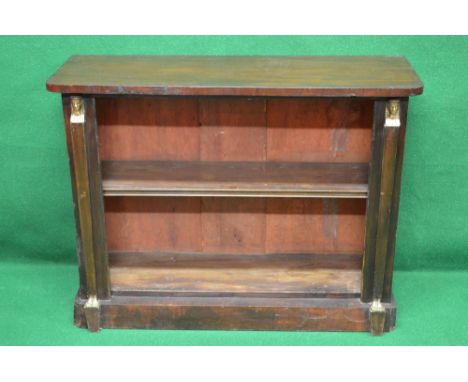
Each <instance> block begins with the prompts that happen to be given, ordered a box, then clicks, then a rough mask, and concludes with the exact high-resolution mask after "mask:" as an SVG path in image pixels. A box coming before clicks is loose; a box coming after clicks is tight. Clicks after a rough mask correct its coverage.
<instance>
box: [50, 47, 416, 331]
mask: <svg viewBox="0 0 468 382" xmlns="http://www.w3.org/2000/svg"><path fill="white" fill-rule="evenodd" d="M47 88H48V90H50V91H53V92H59V93H61V94H62V106H63V112H64V119H65V131H66V138H67V145H68V152H69V157H70V173H71V179H72V190H73V199H74V204H75V217H76V229H77V252H78V262H79V275H80V280H79V281H80V284H79V290H78V293H77V296H76V300H75V324H76V325H78V326H80V327H85V328H88V329H89V330H91V331H97V330H99V329H100V328H155V329H236V330H304V331H306V330H328V331H370V332H371V333H372V334H376V335H380V334H382V333H383V332H384V331H388V330H391V329H392V328H393V327H394V326H395V319H396V306H395V301H394V299H393V297H392V292H391V289H392V273H393V259H394V254H395V237H396V226H397V218H398V203H399V193H400V180H401V170H402V159H403V143H404V136H405V129H406V115H407V108H408V98H409V96H413V95H417V94H420V93H422V89H423V86H422V83H421V81H420V80H419V78H418V76H417V75H416V74H415V72H414V71H413V70H412V68H411V66H410V65H409V63H408V62H407V60H406V59H405V58H403V57H386V56H379V57H375V56H374V57H280V56H270V57H266V56H260V57H258V56H257V57H247V56H241V57H210V56H199V57H197V56H73V57H71V58H70V59H69V60H68V61H67V62H66V63H65V64H64V65H63V66H62V67H61V68H60V69H59V70H58V71H57V72H56V73H55V74H54V75H53V76H52V77H50V78H49V80H48V81H47Z"/></svg>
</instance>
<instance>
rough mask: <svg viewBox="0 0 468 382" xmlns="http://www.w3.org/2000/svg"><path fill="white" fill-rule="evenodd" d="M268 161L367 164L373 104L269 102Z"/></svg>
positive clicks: (357, 101) (358, 101)
mask: <svg viewBox="0 0 468 382" xmlns="http://www.w3.org/2000/svg"><path fill="white" fill-rule="evenodd" d="M267 107H268V112H267V125H268V140H267V142H266V146H267V157H268V160H270V161H281V162H282V161H292V162H346V163H349V162H361V163H367V162H369V157H370V142H371V129H372V109H373V102H372V101H370V100H362V99H322V98H319V99H315V98H305V99H297V98H296V99H294V98H293V99H291V98H287V99H275V98H274V99H269V100H268V103H267Z"/></svg>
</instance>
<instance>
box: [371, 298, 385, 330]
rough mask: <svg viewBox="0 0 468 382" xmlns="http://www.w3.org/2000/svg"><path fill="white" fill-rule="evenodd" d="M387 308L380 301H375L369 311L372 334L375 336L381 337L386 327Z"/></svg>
mask: <svg viewBox="0 0 468 382" xmlns="http://www.w3.org/2000/svg"><path fill="white" fill-rule="evenodd" d="M385 315H386V312H385V307H384V306H383V305H382V303H381V302H380V300H374V302H372V305H371V306H370V309H369V321H370V332H371V334H372V335H373V336H381V335H382V334H383V331H384V327H385Z"/></svg>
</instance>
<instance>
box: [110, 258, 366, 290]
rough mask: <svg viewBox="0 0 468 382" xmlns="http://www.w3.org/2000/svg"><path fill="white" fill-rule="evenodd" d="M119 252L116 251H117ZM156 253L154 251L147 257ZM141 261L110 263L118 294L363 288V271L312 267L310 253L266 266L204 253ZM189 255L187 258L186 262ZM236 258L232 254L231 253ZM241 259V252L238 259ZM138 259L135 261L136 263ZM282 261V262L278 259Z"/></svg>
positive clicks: (258, 261) (258, 260)
mask: <svg viewBox="0 0 468 382" xmlns="http://www.w3.org/2000/svg"><path fill="white" fill-rule="evenodd" d="M113 256H115V255H113ZM146 256H151V255H146ZM156 256H157V255H152V256H151V262H148V261H146V262H145V261H144V260H141V257H142V255H132V254H129V255H126V258H124V259H122V257H125V255H124V254H119V255H118V256H117V259H116V260H113V262H112V263H111V268H110V272H111V282H112V290H113V291H114V292H124V291H125V292H127V293H128V292H132V293H133V292H143V293H150V294H161V293H162V294H164V293H176V294H192V295H196V294H199V295H205V296H206V295H207V294H211V295H212V294H216V295H237V294H242V295H253V294H255V295H270V294H274V295H283V294H284V295H294V294H298V295H304V296H305V295H308V296H312V295H313V296H320V295H322V296H323V295H340V296H342V295H348V297H349V295H355V296H358V295H359V292H360V283H361V272H360V270H359V269H351V270H350V269H330V268H328V269H327V268H323V269H321V268H315V269H314V268H311V267H310V261H307V258H306V257H305V256H302V257H299V258H298V259H296V260H295V261H294V262H293V263H292V264H293V266H291V265H290V262H289V261H288V259H289V257H286V256H285V257H284V260H283V264H282V266H281V267H280V266H276V267H272V266H271V265H269V264H266V261H265V260H266V259H262V256H250V257H249V258H248V259H249V260H250V262H248V261H246V260H243V261H237V262H236V261H234V259H232V258H231V259H230V261H228V262H227V261H223V257H226V256H223V255H221V256H218V257H214V256H211V258H210V261H209V262H208V263H207V262H205V261H204V257H203V256H201V257H199V260H198V264H197V265H194V264H193V263H194V261H193V260H194V257H193V256H191V255H189V256H184V255H176V254H174V255H172V256H171V264H170V265H169V266H167V263H168V262H167V261H158V258H157V257H156ZM185 257H188V260H189V261H188V262H186V261H185ZM231 257H232V256H231ZM239 258H242V256H238V257H237V259H239ZM132 260H133V261H132ZM277 265H279V264H278V263H277Z"/></svg>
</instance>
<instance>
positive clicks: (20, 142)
mask: <svg viewBox="0 0 468 382" xmlns="http://www.w3.org/2000/svg"><path fill="white" fill-rule="evenodd" d="M0 48H1V50H0V58H1V59H0V84H1V90H2V91H1V93H0V126H1V134H0V177H1V178H0V179H1V187H0V249H1V259H0V288H3V290H7V289H8V290H9V291H10V293H13V294H18V296H19V295H20V294H21V293H23V294H24V295H25V296H26V295H27V296H31V294H30V292H31V291H36V292H37V293H39V292H38V289H35V288H44V282H42V283H39V284H31V283H32V281H30V278H29V277H30V275H29V274H28V272H29V273H32V274H34V273H35V272H39V271H40V269H44V267H41V266H40V265H41V264H44V262H47V263H48V264H50V268H49V270H48V271H47V272H48V273H47V274H48V275H50V277H55V275H56V273H60V269H67V273H66V274H67V280H71V281H70V283H69V284H70V285H69V287H70V288H71V289H72V291H69V290H68V289H67V290H66V293H65V292H64V293H63V295H66V296H67V297H69V296H70V294H71V295H73V294H74V292H75V290H74V289H75V286H76V284H77V279H76V271H75V264H76V258H75V236H74V218H73V207H72V197H71V188H70V179H69V172H68V159H67V153H66V147H65V136H64V129H63V119H62V111H61V105H60V95H58V94H55V93H48V92H47V91H46V90H45V81H46V79H47V78H48V77H49V76H50V75H51V74H52V73H53V72H54V71H55V70H56V69H57V68H58V67H59V66H60V65H62V64H63V62H64V61H65V60H66V59H67V58H68V57H69V56H70V55H73V54H188V55H195V54H203V55H206V54H211V55H238V54H242V55H267V54H268V55H404V56H406V57H407V58H408V60H409V61H410V63H411V64H412V65H413V67H414V68H415V70H416V71H417V73H418V74H419V76H420V77H421V79H422V81H423V83H424V85H425V90H424V94H423V95H422V96H418V97H415V98H412V99H411V101H410V113H409V121H408V122H409V128H408V132H407V140H406V149H405V150H406V151H405V160H404V167H403V183H402V191H401V206H400V218H399V228H398V239H397V257H396V269H397V270H400V271H412V272H415V271H426V272H429V273H427V275H429V274H430V275H432V274H436V273H437V272H434V271H445V270H468V200H467V196H468V126H467V120H468V107H467V106H466V105H467V99H468V75H467V73H468V69H467V68H468V37H463V36H462V37H450V36H446V37H442V36H401V37H400V36H375V37H374V36H343V37H341V36H333V37H331V36H319V37H316V36H161V37H158V36H151V37H150V36H148V37H134V36H102V37H88V36H77V37H75V36H66V37H62V36H25V37H14V36H12V37H9V36H3V37H0ZM21 267H23V268H21ZM46 267H47V266H46ZM63 267H65V268H63ZM21 269H24V270H26V269H27V270H28V271H26V272H22V271H21ZM33 270H34V271H33ZM51 270H52V271H51ZM415 274H416V273H415ZM453 274H455V272H453ZM457 274H458V273H457ZM460 274H462V273H460ZM2 275H3V276H7V277H3V281H2ZM44 277H45V276H44ZM434 277H435V276H434ZM401 278H403V279H404V277H403V276H401ZM57 279H58V281H60V280H62V279H63V275H60V277H59V276H57ZM423 279H424V277H423ZM461 279H463V277H462V276H460V280H461ZM6 280H9V281H8V283H7V281H6ZM425 280H426V281H427V289H431V286H432V284H431V280H432V276H431V277H429V278H426V279H425ZM449 280H450V277H448V276H447V277H446V281H447V282H449ZM463 280H465V281H466V280H467V279H466V278H465V279H463ZM47 281H48V282H50V280H49V279H47ZM15 282H17V283H18V284H15ZM12 283H13V284H12ZM435 284H436V283H435ZM25 285H28V287H27V289H26V290H25V289H24V288H25ZM397 285H398V284H397ZM421 285H422V284H421ZM424 285H426V284H424ZM466 285H467V284H466V282H465V285H464V286H463V283H462V285H459V287H460V288H465V289H466ZM67 286H68V284H67ZM452 287H453V288H455V292H454V293H452V297H451V298H452V299H453V298H455V300H453V305H454V306H455V305H456V304H457V303H456V301H458V300H457V299H456V297H453V296H454V295H455V296H459V297H460V300H463V299H462V297H463V298H464V299H465V303H466V297H467V296H466V293H465V292H466V290H465V289H458V288H457V284H455V285H453V286H452ZM22 288H23V289H22ZM406 288H409V291H408V290H406V291H405V293H406V294H408V293H409V292H410V291H411V288H412V286H411V282H409V281H408V283H407V284H406ZM28 291H29V292H28ZM457 293H458V294H457ZM459 293H461V294H459ZM33 295H34V293H33ZM5 298H6V297H5V293H3V298H2V300H1V301H0V303H1V302H2V301H3V302H4V300H5ZM9 298H10V300H9V302H8V303H7V306H9V307H10V308H11V309H16V310H15V312H18V310H19V311H22V310H24V311H25V312H26V311H27V307H26V305H25V303H23V304H21V303H20V302H19V300H15V299H14V298H13V297H12V296H11V295H10V297H9ZM12 298H13V300H14V301H12V300H11V299H12ZM18 298H19V297H18ZM71 300H72V299H71ZM71 300H70V301H71ZM449 300H450V299H449ZM16 303H17V304H19V305H14V304H16ZM67 303H68V300H67ZM8 304H10V305H8ZM11 304H13V305H11ZM51 307H52V305H51ZM66 308H67V309H68V310H67V311H70V314H71V305H67V307H66ZM51 309H52V308H51ZM465 312H466V310H465ZM459 313H460V312H459ZM37 314H39V313H37ZM465 317H466V315H465ZM30 318H31V317H30ZM11 319H12V318H11V317H10V312H8V311H7V312H5V309H3V312H0V325H1V326H0V343H2V342H5V341H6V342H9V343H15V338H18V337H15V336H14V334H13V333H16V332H18V333H20V332H21V330H20V329H19V328H20V326H11V325H13V324H12V323H11V322H10V321H8V320H11ZM25 320H26V319H25ZM7 321H8V323H7ZM26 321H27V320H26ZM31 322H33V321H31ZM34 322H36V321H34ZM39 322H42V321H41V320H39ZM17 324H18V323H17V322H16V325H17ZM44 324H45V323H44ZM25 325H26V323H25ZM66 325H69V322H68V321H67V322H66ZM13 327H14V328H16V329H15V330H13V329H12V328H13ZM465 329H466V324H465ZM70 330H72V329H70ZM465 331H466V330H465ZM6 333H8V335H7V337H4V341H2V334H3V335H6ZM73 333H74V332H73ZM80 335H81V334H80ZM83 335H84V334H83ZM271 335H272V336H274V335H273V334H271ZM323 335H325V334H323ZM392 335H393V334H392ZM142 336H143V335H142ZM179 336H183V334H180V335H179ZM196 336H202V337H200V338H203V335H201V334H196ZM331 336H333V335H331ZM335 336H336V334H335ZM20 337H21V336H20ZM465 337H466V336H465ZM5 338H7V339H5ZM21 338H23V337H21ZM28 338H29V337H28ZM84 338H86V337H84ZM101 338H103V337H101ZM174 338H175V337H174ZM268 338H274V337H268ZM293 338H296V337H295V336H294V335H291V336H290V337H288V339H289V340H290V339H293ZM297 338H299V337H297ZM300 338H303V337H300ZM321 338H328V339H330V338H332V339H333V338H337V337H321ZM341 338H344V337H341ZM346 338H356V337H352V336H351V337H346ZM8 339H9V340H8ZM289 340H288V341H289ZM465 340H468V339H467V338H465ZM18 341H19V342H21V341H20V340H18ZM31 341H32V342H34V341H33V340H31ZM135 341H137V340H135ZM252 341H253V342H255V341H254V340H252ZM288 341H286V342H288ZM327 341H328V340H327ZM327 341H325V342H324V341H321V343H330V342H327ZM26 342H28V341H27V340H26V339H25V338H23V340H22V343H26ZM45 342H46V341H45ZM59 342H60V341H59ZM130 342H132V341H130ZM214 342H216V341H214ZM220 342H222V340H220ZM267 342H268V341H267ZM289 342H291V341H289ZM289 342H288V343H289ZM293 342H294V341H293ZM319 342H320V341H319ZM332 342H333V341H332ZM442 343H444V342H443V341H442Z"/></svg>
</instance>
